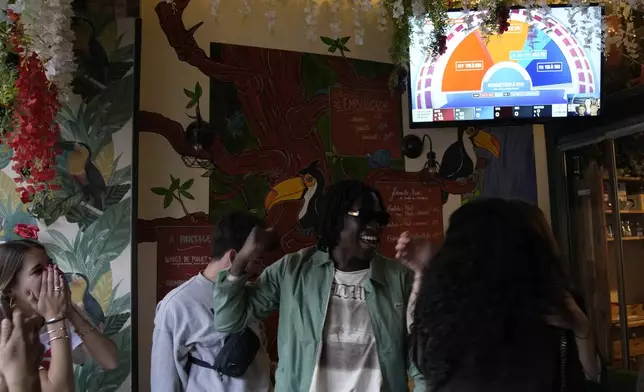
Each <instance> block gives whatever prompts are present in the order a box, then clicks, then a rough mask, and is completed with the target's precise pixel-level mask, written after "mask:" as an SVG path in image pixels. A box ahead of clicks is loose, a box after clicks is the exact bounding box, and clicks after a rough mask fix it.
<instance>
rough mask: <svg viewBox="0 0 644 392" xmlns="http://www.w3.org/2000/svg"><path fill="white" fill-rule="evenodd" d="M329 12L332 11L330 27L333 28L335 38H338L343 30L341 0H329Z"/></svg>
mask: <svg viewBox="0 0 644 392" xmlns="http://www.w3.org/2000/svg"><path fill="white" fill-rule="evenodd" d="M329 12H330V13H331V22H329V29H330V30H331V33H332V36H333V38H338V37H339V36H340V32H341V31H342V22H341V21H340V1H339V0H329Z"/></svg>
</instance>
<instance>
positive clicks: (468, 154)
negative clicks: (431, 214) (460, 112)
mask: <svg viewBox="0 0 644 392" xmlns="http://www.w3.org/2000/svg"><path fill="white" fill-rule="evenodd" d="M463 136H466V137H465V138H464V137H463ZM475 148H481V149H483V150H486V151H489V152H490V153H491V154H492V155H493V156H494V157H497V158H498V157H499V154H500V153H501V146H500V144H499V141H498V139H497V138H496V137H494V136H493V135H492V134H491V133H489V132H487V131H484V130H482V129H478V128H475V127H468V128H466V129H464V128H459V130H458V139H457V140H456V142H454V143H453V144H451V145H450V146H449V147H447V150H445V154H443V159H442V160H441V164H440V170H439V172H438V174H439V175H440V176H441V177H443V178H445V179H448V180H456V181H461V182H465V181H468V179H472V180H474V178H472V177H473V176H476V175H480V171H481V170H482V168H484V167H485V166H486V165H487V158H479V157H478V155H477V154H476V149H475ZM475 180H476V181H477V183H478V184H477V189H478V190H479V192H478V193H479V194H480V185H481V181H482V180H481V179H480V178H476V179H475ZM473 193H476V190H474V192H473ZM442 197H443V204H445V202H446V201H447V198H448V197H449V194H448V193H447V192H443V193H442Z"/></svg>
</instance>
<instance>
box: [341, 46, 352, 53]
mask: <svg viewBox="0 0 644 392" xmlns="http://www.w3.org/2000/svg"><path fill="white" fill-rule="evenodd" d="M340 50H342V51H345V52H351V51H350V50H349V48H347V47H346V46H342V47H341V48H340Z"/></svg>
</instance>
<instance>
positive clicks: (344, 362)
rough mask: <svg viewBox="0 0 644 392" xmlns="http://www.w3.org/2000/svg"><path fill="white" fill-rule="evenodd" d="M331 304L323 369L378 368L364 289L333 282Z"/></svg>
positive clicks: (327, 322) (321, 361)
mask: <svg viewBox="0 0 644 392" xmlns="http://www.w3.org/2000/svg"><path fill="white" fill-rule="evenodd" d="M330 301H331V302H332V304H331V305H330V306H329V310H330V311H329V312H328V313H327V321H326V325H327V326H326V327H325V329H326V331H325V332H326V333H325V336H326V341H325V342H324V344H323V345H322V352H321V353H320V366H323V367H326V368H332V369H338V370H349V371H351V370H354V369H359V368H363V367H364V368H367V369H375V368H376V367H377V366H378V355H377V353H375V348H376V347H375V342H374V339H373V332H372V331H371V319H370V317H369V309H367V303H366V302H365V294H364V286H362V285H360V286H358V285H346V284H342V283H337V282H336V281H334V282H333V285H332V286H331V298H330ZM331 310H332V311H331ZM367 332H368V333H367ZM372 351H373V352H372Z"/></svg>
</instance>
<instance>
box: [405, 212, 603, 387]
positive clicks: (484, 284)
mask: <svg viewBox="0 0 644 392" xmlns="http://www.w3.org/2000/svg"><path fill="white" fill-rule="evenodd" d="M396 249H397V251H398V255H397V257H398V258H399V259H403V260H405V261H406V262H407V264H410V265H411V264H414V261H416V262H417V261H418V260H426V261H427V260H429V257H430V256H429V255H430V251H429V245H428V243H427V242H425V241H424V240H419V239H411V238H410V236H409V235H408V234H403V235H402V236H401V238H400V239H399V241H398V244H397V247H396ZM416 275H417V276H416V285H415V290H417V300H416V303H415V305H414V304H411V307H410V309H413V312H412V313H413V325H412V326H411V351H412V359H413V360H414V361H415V363H416V364H417V366H418V368H419V369H420V370H421V372H422V373H423V375H424V376H425V378H426V380H427V383H428V385H429V386H430V390H432V391H440V392H454V391H458V392H488V391H489V392H505V391H507V392H516V391H521V392H555V391H556V392H560V391H567V392H574V391H581V390H583V384H584V372H585V373H586V375H587V376H588V377H589V378H590V379H598V378H599V375H600V373H601V367H600V363H599V358H598V356H597V353H596V350H595V347H594V344H593V341H592V339H591V336H590V325H589V322H588V319H587V317H586V315H585V314H584V312H583V311H582V310H581V309H580V308H579V306H578V305H577V303H576V301H575V300H573V299H572V296H571V295H570V286H569V284H568V281H567V279H566V275H565V273H564V271H563V267H562V261H561V258H560V256H559V253H558V249H557V246H556V242H555V240H554V236H553V235H552V232H551V230H550V228H549V226H548V223H547V222H546V219H545V217H544V215H543V213H542V212H541V211H540V210H539V209H538V208H537V207H534V206H532V205H530V204H528V203H525V202H521V201H516V200H501V199H481V200H477V201H474V202H471V203H468V204H466V205H464V206H463V207H461V208H460V209H459V210H457V211H456V212H454V214H453V215H452V217H451V219H450V224H449V228H448V230H447V233H446V236H445V241H444V243H443V245H442V246H441V247H440V249H438V251H437V252H436V254H435V255H434V257H433V258H432V259H431V262H429V263H427V262H425V267H424V270H423V271H417V272H416ZM412 302H413V300H412ZM414 306H415V307H414Z"/></svg>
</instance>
